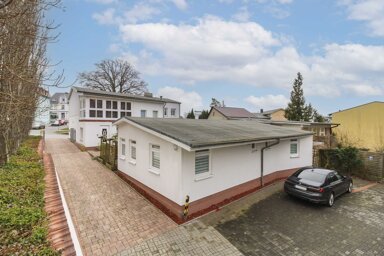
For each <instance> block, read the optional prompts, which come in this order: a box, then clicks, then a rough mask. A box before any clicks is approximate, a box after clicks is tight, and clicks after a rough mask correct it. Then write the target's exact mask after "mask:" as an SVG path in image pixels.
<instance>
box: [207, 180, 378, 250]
mask: <svg viewBox="0 0 384 256" xmlns="http://www.w3.org/2000/svg"><path fill="white" fill-rule="evenodd" d="M281 185H282V184H280V186H281ZM281 188H282V187H281ZM281 188H280V189H279V191H278V192H277V193H275V194H273V195H271V196H270V197H268V198H266V199H265V200H262V201H260V202H259V203H256V204H253V205H252V206H250V207H249V208H248V209H247V210H245V211H243V212H242V214H241V215H240V216H237V217H236V218H234V219H232V220H228V221H225V222H224V223H219V224H217V226H216V229H217V230H218V231H219V232H220V233H221V234H222V235H224V236H225V237H226V238H227V239H228V240H229V241H230V242H231V243H232V244H233V245H235V246H236V247H237V248H238V249H239V250H240V251H241V252H242V253H243V254H244V255H268V256H269V255H271V256H273V255H384V185H383V184H380V185H376V186H374V187H372V188H370V189H368V190H365V191H363V192H359V193H353V194H346V195H344V196H342V197H341V198H339V199H337V200H336V202H335V205H334V207H332V208H329V207H324V206H320V205H314V204H311V203H308V202H305V201H302V200H298V199H294V198H290V197H289V196H287V195H286V194H285V193H284V192H282V191H281ZM211 218H212V217H211Z"/></svg>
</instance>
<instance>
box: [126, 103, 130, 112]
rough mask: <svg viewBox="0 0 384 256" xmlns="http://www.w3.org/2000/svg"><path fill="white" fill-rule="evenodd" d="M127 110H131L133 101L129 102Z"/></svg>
mask: <svg viewBox="0 0 384 256" xmlns="http://www.w3.org/2000/svg"><path fill="white" fill-rule="evenodd" d="M126 106H127V110H131V102H127V105H126Z"/></svg>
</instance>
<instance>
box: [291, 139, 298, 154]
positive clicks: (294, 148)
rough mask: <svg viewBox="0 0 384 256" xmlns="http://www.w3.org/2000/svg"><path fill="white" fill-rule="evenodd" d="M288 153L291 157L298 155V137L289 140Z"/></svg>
mask: <svg viewBox="0 0 384 256" xmlns="http://www.w3.org/2000/svg"><path fill="white" fill-rule="evenodd" d="M290 155H291V157H299V140H298V139H292V140H291V143H290Z"/></svg>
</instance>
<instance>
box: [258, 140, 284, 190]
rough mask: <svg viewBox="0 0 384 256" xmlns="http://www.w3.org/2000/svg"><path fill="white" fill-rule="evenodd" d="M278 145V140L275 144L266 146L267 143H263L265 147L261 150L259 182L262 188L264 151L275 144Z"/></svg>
mask: <svg viewBox="0 0 384 256" xmlns="http://www.w3.org/2000/svg"><path fill="white" fill-rule="evenodd" d="M279 143H280V139H277V140H276V141H275V142H273V143H272V144H269V145H268V142H265V146H264V147H262V148H261V156H260V157H261V161H260V163H261V175H260V181H261V187H263V186H264V180H263V178H264V150H265V149H267V148H270V147H273V146H275V145H277V144H279Z"/></svg>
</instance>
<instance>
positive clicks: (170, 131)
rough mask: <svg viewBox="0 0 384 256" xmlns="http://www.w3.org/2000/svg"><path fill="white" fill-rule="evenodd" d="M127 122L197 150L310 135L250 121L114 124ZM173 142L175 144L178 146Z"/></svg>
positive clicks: (154, 120) (133, 121)
mask: <svg viewBox="0 0 384 256" xmlns="http://www.w3.org/2000/svg"><path fill="white" fill-rule="evenodd" d="M121 123H129V124H131V125H133V126H136V127H138V128H141V129H143V130H146V131H147V132H150V133H152V134H155V135H158V136H163V138H164V139H168V140H169V139H171V141H172V142H179V143H181V144H183V145H185V146H187V147H183V148H185V149H187V150H198V149H202V148H210V147H217V146H229V145H234V144H246V143H256V142H264V141H272V140H275V139H288V138H298V137H304V136H309V135H312V134H313V133H312V132H309V131H303V130H297V129H291V128H286V127H280V126H274V125H270V124H263V123H260V122H257V121H253V120H209V119H208V120H207V119H204V120H202V119H198V120H196V119H161V118H140V117H123V118H120V119H119V120H117V121H115V122H114V124H116V125H119V124H121ZM164 136H165V137H164ZM179 143H176V144H179Z"/></svg>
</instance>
